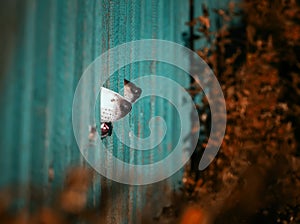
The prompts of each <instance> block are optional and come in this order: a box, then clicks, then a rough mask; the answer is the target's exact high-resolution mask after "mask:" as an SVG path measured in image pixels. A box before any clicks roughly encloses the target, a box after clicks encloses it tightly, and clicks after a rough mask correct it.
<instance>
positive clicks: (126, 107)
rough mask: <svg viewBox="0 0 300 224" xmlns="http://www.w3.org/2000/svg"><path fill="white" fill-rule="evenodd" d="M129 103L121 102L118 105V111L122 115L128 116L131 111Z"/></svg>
mask: <svg viewBox="0 0 300 224" xmlns="http://www.w3.org/2000/svg"><path fill="white" fill-rule="evenodd" d="M131 108H132V106H131V103H130V102H128V101H127V100H122V101H121V104H120V109H121V112H122V114H128V113H129V112H130V111H131Z"/></svg>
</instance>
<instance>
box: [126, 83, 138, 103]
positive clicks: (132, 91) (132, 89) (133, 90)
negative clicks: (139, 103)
mask: <svg viewBox="0 0 300 224" xmlns="http://www.w3.org/2000/svg"><path fill="white" fill-rule="evenodd" d="M141 93H142V89H141V88H139V87H137V86H136V85H135V84H133V83H132V82H130V81H128V80H127V79H124V97H125V98H126V99H127V100H128V101H129V102H131V103H134V102H135V101H136V100H137V99H138V98H139V97H140V96H141Z"/></svg>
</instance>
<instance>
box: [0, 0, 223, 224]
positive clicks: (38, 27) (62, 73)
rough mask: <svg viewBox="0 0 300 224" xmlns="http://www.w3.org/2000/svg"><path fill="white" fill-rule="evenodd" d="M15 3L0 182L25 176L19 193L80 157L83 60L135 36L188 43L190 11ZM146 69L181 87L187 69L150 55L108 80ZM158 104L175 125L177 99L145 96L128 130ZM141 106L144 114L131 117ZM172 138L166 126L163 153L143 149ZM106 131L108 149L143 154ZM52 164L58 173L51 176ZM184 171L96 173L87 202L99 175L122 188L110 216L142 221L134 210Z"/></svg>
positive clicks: (115, 82)
mask: <svg viewBox="0 0 300 224" xmlns="http://www.w3.org/2000/svg"><path fill="white" fill-rule="evenodd" d="M203 2H205V1H200V0H195V14H196V16H198V15H201V13H202V12H201V4H202V3H203ZM225 2H228V1H221V0H215V1H207V5H208V7H215V8H217V6H219V5H222V6H225ZM14 3H15V5H13V7H10V9H9V10H11V13H10V14H11V15H15V16H16V18H17V19H16V24H17V25H16V27H17V29H16V32H15V33H14V35H13V43H14V44H13V45H12V48H11V49H10V52H9V57H8V59H7V61H8V62H9V63H8V65H9V66H8V67H7V68H6V71H7V72H6V76H5V78H3V79H2V81H1V82H2V84H3V86H2V95H1V104H2V105H1V111H0V113H1V116H0V119H1V124H2V128H1V133H0V136H1V137H0V146H1V150H0V170H1V175H0V186H2V187H4V186H7V185H14V186H22V188H21V189H18V191H19V193H20V195H22V192H23V193H24V192H26V190H24V189H26V188H27V187H29V185H35V186H39V188H41V189H44V188H45V189H48V190H49V189H50V190H51V189H56V188H58V189H59V188H61V186H62V182H63V178H64V175H65V171H66V170H67V169H68V167H70V166H77V165H80V164H85V161H84V159H83V158H82V156H81V154H80V151H79V149H78V146H77V144H76V141H75V138H74V134H73V129H72V121H71V118H72V102H73V94H74V91H75V88H76V85H77V83H78V81H79V79H80V77H81V75H82V73H83V71H84V70H85V68H86V67H87V66H88V65H89V64H90V63H91V62H92V61H93V60H94V59H96V58H97V57H98V56H99V55H100V54H101V53H103V52H105V51H106V50H108V49H110V48H112V47H114V46H117V45H119V44H122V43H125V42H128V41H132V40H139V39H146V38H158V39H164V40H170V41H174V42H177V43H180V44H184V42H183V38H182V33H183V32H187V31H188V27H187V26H186V25H185V22H187V21H188V20H189V1H188V0H167V1H157V0H142V1H140V0H122V1H113V0H110V1H109V0H91V1H84V0H76V1H75V0H74V1H71V0H69V1H60V0H53V1H50V0H45V1H38V0H27V1H16V2H14ZM211 14H212V18H211V19H212V21H214V15H213V13H211ZM213 26H214V25H213ZM203 44H205V43H202V45H203ZM200 45H201V44H200ZM197 47H201V46H197ZM166 53H167V52H166ZM116 60H117V59H116ZM149 73H151V74H157V73H159V74H162V73H163V74H165V75H166V76H167V77H171V78H173V79H175V80H176V79H177V80H179V81H180V82H181V84H184V85H186V87H188V85H189V78H188V76H180V77H178V76H173V74H175V73H176V71H175V70H174V68H172V67H171V66H168V65H165V64H155V65H153V63H151V62H149V63H147V62H145V63H137V64H133V65H130V66H126V67H125V68H123V69H121V70H120V71H118V73H117V74H115V75H114V76H113V77H112V78H111V79H110V80H109V82H108V83H107V85H108V87H109V88H111V89H113V90H114V91H119V90H120V89H122V88H123V78H124V77H125V78H127V79H134V78H137V77H140V76H142V75H145V74H149ZM170 91H171V90H170ZM174 94H178V93H174ZM156 114H159V115H161V116H163V117H165V120H166V122H167V126H168V127H173V128H176V127H177V126H176V119H177V118H176V113H175V112H174V111H173V109H172V108H171V107H169V106H168V105H167V103H166V102H165V101H164V100H162V99H155V98H149V99H146V100H145V101H143V102H141V103H140V104H139V105H138V106H137V108H136V109H135V110H134V111H133V112H132V114H131V115H130V116H131V118H130V119H131V128H132V130H133V131H135V132H136V133H137V132H138V134H139V135H140V136H142V137H143V136H147V135H149V128H148V121H149V119H150V118H151V117H152V116H154V115H156ZM139 116H143V119H142V122H140V123H139V124H137V122H136V121H137V120H138V119H137V117H139ZM187 116H189V114H188V113H187ZM139 120H141V119H139ZM176 138H177V136H176V135H169V136H167V137H166V139H165V141H164V142H163V144H162V145H161V146H160V148H159V149H158V150H159V153H152V154H151V153H150V154H148V155H147V158H148V159H149V161H150V162H151V161H154V160H157V159H159V157H162V156H163V155H166V154H167V153H168V152H169V150H171V149H172V146H173V145H174V144H175V143H176ZM108 141H111V142H113V148H112V149H111V150H112V151H113V152H114V154H115V155H117V156H118V157H120V158H122V159H124V160H125V161H126V160H127V161H128V160H130V157H132V156H134V158H135V160H136V162H137V163H138V162H139V160H142V159H143V158H142V157H143V155H142V154H138V153H137V154H135V155H130V154H129V153H127V154H126V153H123V152H124V151H126V147H124V146H123V145H121V144H120V143H118V141H117V140H116V138H115V137H112V138H110V139H109V140H108ZM49 169H53V170H54V174H55V178H54V180H53V182H51V183H49V178H48V174H49ZM181 175H182V171H179V172H178V173H177V174H175V175H174V176H172V177H171V178H169V179H167V180H166V181H163V182H160V183H157V184H153V185H149V186H143V187H137V186H127V185H121V184H118V183H115V182H112V181H109V180H107V179H105V178H103V177H101V176H100V175H98V176H96V180H95V183H94V185H93V190H92V192H91V200H90V201H91V202H90V203H91V204H93V203H97V201H99V200H101V192H100V189H101V187H100V186H101V185H103V184H105V185H106V186H107V188H108V189H109V191H108V192H109V194H110V195H115V194H117V193H116V192H119V193H118V194H120V192H121V195H122V196H121V197H117V198H113V199H112V201H110V206H109V213H108V214H109V215H108V216H107V223H139V220H140V214H141V213H142V211H143V209H144V208H146V207H147V206H149V203H150V204H151V203H154V204H156V206H153V207H152V211H151V212H152V213H153V216H155V215H157V214H158V213H159V209H160V208H161V207H163V206H164V205H166V204H168V203H169V202H168V199H167V198H165V199H164V195H165V193H164V189H169V191H171V190H170V189H174V188H177V187H178V182H179V181H180V180H181ZM24 194H25V193H24ZM157 201H159V203H157ZM145 206H146V207H145Z"/></svg>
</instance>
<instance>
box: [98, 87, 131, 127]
mask: <svg viewBox="0 0 300 224" xmlns="http://www.w3.org/2000/svg"><path fill="white" fill-rule="evenodd" d="M100 94H101V101H100V105H101V108H100V109H101V123H103V122H113V121H117V120H119V119H121V118H123V117H125V116H126V115H127V114H128V113H129V112H130V111H131V108H132V106H131V102H129V101H128V100H127V99H125V98H124V97H123V96H121V95H120V94H118V93H116V92H114V91H112V90H109V89H106V88H104V87H101V91H100Z"/></svg>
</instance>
